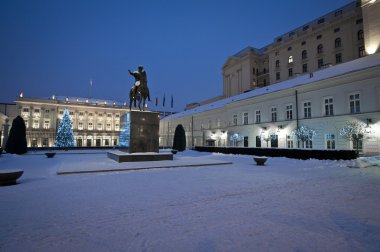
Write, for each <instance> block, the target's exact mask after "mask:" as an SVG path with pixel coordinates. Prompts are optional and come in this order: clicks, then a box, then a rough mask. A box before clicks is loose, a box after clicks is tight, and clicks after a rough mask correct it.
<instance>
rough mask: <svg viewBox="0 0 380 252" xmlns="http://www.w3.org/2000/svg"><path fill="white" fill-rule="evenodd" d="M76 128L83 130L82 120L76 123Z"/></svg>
mask: <svg viewBox="0 0 380 252" xmlns="http://www.w3.org/2000/svg"><path fill="white" fill-rule="evenodd" d="M78 129H79V130H83V122H79V123H78Z"/></svg>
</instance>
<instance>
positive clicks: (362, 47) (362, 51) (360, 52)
mask: <svg viewBox="0 0 380 252" xmlns="http://www.w3.org/2000/svg"><path fill="white" fill-rule="evenodd" d="M364 56H365V50H364V46H361V47H359V57H364Z"/></svg>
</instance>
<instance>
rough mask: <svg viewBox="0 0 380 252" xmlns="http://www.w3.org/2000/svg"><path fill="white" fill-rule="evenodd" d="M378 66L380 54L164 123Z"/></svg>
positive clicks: (185, 112) (211, 106) (173, 117)
mask: <svg viewBox="0 0 380 252" xmlns="http://www.w3.org/2000/svg"><path fill="white" fill-rule="evenodd" d="M376 66H380V53H376V54H373V55H369V56H366V57H363V58H359V59H356V60H352V61H349V62H346V63H342V64H339V65H336V66H332V67H329V68H325V69H321V70H318V71H316V72H313V77H310V75H309V74H305V75H302V76H299V77H296V78H293V79H290V80H286V81H283V82H279V83H276V84H272V85H269V86H266V87H262V88H257V89H254V90H251V91H249V92H246V93H243V94H239V95H235V96H232V97H228V98H225V99H222V100H219V101H216V102H212V103H209V104H206V105H203V106H199V107H196V108H193V109H189V110H186V111H182V112H178V113H176V114H173V115H170V116H167V117H165V118H163V119H162V120H164V121H165V120H171V119H176V118H181V117H185V116H189V115H195V114H199V113H202V112H206V111H210V110H214V109H219V108H222V107H224V106H226V105H227V104H231V103H234V102H236V101H241V100H246V99H250V98H253V97H258V96H262V95H266V94H270V93H274V92H278V91H281V90H285V89H289V88H293V87H298V86H304V85H308V84H311V83H314V82H317V81H321V80H325V79H329V78H333V77H337V76H341V75H344V74H348V73H352V72H357V71H361V70H364V69H368V68H372V67H376Z"/></svg>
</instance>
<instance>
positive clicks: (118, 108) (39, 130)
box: [0, 94, 129, 147]
mask: <svg viewBox="0 0 380 252" xmlns="http://www.w3.org/2000/svg"><path fill="white" fill-rule="evenodd" d="M0 107H1V108H2V109H1V110H0V112H2V114H3V117H5V115H7V117H8V119H9V124H11V123H12V120H13V119H14V118H15V117H16V116H17V115H21V116H22V118H23V119H24V121H25V126H26V136H27V145H28V147H50V146H53V144H54V140H55V136H56V134H57V129H58V126H59V122H60V120H61V119H62V116H63V112H64V110H65V109H66V108H67V109H68V111H69V116H70V119H71V123H72V126H73V131H74V138H75V146H78V147H92V146H97V147H100V146H105V147H110V146H116V145H118V144H119V132H120V117H121V116H122V115H123V114H125V113H127V111H129V108H127V106H126V105H124V104H121V103H118V102H114V101H107V100H96V99H86V98H76V97H55V96H52V97H51V98H47V99H37V98H28V97H23V95H22V94H20V96H19V97H18V98H17V99H16V104H2V105H0ZM5 108H7V109H8V112H7V111H4V110H5ZM3 124H4V119H3Z"/></svg>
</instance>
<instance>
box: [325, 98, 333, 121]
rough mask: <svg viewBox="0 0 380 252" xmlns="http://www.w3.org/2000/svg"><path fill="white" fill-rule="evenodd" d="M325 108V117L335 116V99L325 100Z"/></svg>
mask: <svg viewBox="0 0 380 252" xmlns="http://www.w3.org/2000/svg"><path fill="white" fill-rule="evenodd" d="M324 106H325V116H332V115H334V100H333V98H331V97H329V98H325V102H324Z"/></svg>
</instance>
